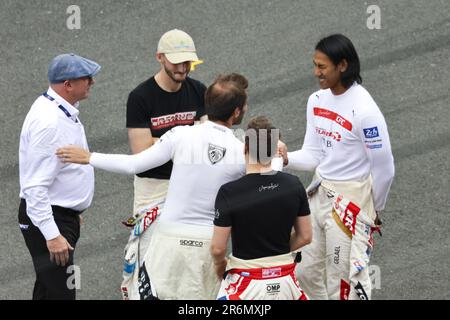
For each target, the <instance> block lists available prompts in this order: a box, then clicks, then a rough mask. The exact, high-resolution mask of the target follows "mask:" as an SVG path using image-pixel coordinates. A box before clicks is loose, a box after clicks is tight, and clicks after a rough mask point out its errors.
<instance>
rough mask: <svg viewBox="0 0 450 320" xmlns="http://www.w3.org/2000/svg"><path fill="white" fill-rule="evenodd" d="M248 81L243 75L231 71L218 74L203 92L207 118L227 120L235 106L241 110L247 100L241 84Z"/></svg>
mask: <svg viewBox="0 0 450 320" xmlns="http://www.w3.org/2000/svg"><path fill="white" fill-rule="evenodd" d="M245 84H247V85H248V81H247V79H245V77H244V76H242V75H239V74H236V73H231V74H229V75H220V76H219V77H217V79H216V80H215V81H214V82H213V84H211V85H210V86H209V87H208V89H207V90H206V93H205V109H206V114H207V115H208V119H209V120H212V121H227V120H228V119H229V118H230V117H231V116H232V115H233V112H234V110H235V109H236V108H239V109H240V110H242V109H243V108H244V106H245V104H246V102H247V93H246V92H245V88H244V87H243V85H245Z"/></svg>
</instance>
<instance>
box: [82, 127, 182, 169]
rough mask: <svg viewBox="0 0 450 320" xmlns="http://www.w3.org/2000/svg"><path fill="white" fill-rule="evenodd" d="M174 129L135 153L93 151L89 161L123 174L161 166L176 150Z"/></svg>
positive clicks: (93, 164) (99, 166)
mask: <svg viewBox="0 0 450 320" xmlns="http://www.w3.org/2000/svg"><path fill="white" fill-rule="evenodd" d="M174 136H175V134H174V132H173V129H172V130H170V131H168V132H166V133H165V134H164V135H163V136H162V137H161V138H160V139H159V140H158V141H157V142H156V143H155V144H153V145H152V146H151V147H150V148H148V149H146V150H144V151H142V152H140V153H138V154H134V155H125V154H104V153H96V152H94V153H92V155H91V159H90V160H89V163H90V164H91V165H92V166H93V167H95V168H98V169H103V170H106V171H110V172H115V173H121V174H130V175H131V174H137V173H141V172H144V171H147V170H149V169H153V168H156V167H159V166H161V165H163V164H164V163H166V162H167V161H169V160H171V159H172V158H173V155H174V151H175V137H174Z"/></svg>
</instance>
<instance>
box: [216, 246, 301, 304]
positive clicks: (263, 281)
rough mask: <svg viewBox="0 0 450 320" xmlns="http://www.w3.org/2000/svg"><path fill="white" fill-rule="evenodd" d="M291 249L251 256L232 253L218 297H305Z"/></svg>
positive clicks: (248, 298) (288, 298)
mask: <svg viewBox="0 0 450 320" xmlns="http://www.w3.org/2000/svg"><path fill="white" fill-rule="evenodd" d="M296 264H297V263H296V262H294V257H293V256H292V254H291V253H289V254H285V255H280V256H275V257H266V258H259V259H252V260H242V259H238V258H236V257H233V256H231V257H230V259H229V261H228V264H227V269H228V270H227V272H226V273H225V274H226V276H225V278H224V280H223V281H222V283H221V287H220V290H219V294H218V295H217V300H308V298H307V296H306V295H305V293H304V292H303V290H302V289H301V288H300V286H299V283H298V281H297V278H296V277H295V274H294V270H295V266H296Z"/></svg>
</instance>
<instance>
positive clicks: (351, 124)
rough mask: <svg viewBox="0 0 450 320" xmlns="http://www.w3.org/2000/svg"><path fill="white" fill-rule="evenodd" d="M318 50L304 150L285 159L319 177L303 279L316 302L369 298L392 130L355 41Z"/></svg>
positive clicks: (336, 38)
mask: <svg viewBox="0 0 450 320" xmlns="http://www.w3.org/2000/svg"><path fill="white" fill-rule="evenodd" d="M315 49H316V50H315V53H314V58H313V62H314V75H315V76H316V77H317V78H318V79H319V84H320V90H319V91H317V92H315V93H313V94H312V95H311V96H310V97H309V100H308V106H307V127H306V134H305V139H304V143H303V147H302V149H301V150H298V151H295V152H290V153H288V157H287V158H286V157H285V163H287V162H289V168H292V169H297V170H309V171H312V170H315V172H316V175H315V177H314V179H313V182H312V183H311V185H310V187H309V188H308V191H309V197H310V198H309V201H310V208H311V214H312V225H313V241H312V243H311V244H310V245H308V246H306V247H305V248H304V250H303V262H302V264H301V265H300V266H299V267H298V269H297V275H298V278H299V281H300V285H301V287H302V288H303V289H304V290H305V292H306V293H307V294H308V296H310V297H311V298H312V299H342V300H346V299H369V298H370V295H371V281H370V277H369V270H368V269H369V265H368V264H369V258H370V254H371V252H372V249H373V237H372V234H373V232H374V231H375V230H377V229H378V230H379V224H380V220H379V214H380V212H381V211H382V210H383V209H384V207H385V203H386V199H387V196H388V193H389V189H390V186H391V183H392V181H393V178H394V159H393V156H392V151H391V145H390V140H389V134H388V129H387V125H386V122H385V120H384V117H383V114H382V113H381V111H380V109H379V108H378V106H377V104H376V103H375V101H374V100H373V99H372V97H371V96H370V94H369V93H368V92H367V91H366V89H365V88H364V87H362V86H361V83H362V78H361V75H360V63H359V58H358V54H357V53H356V50H355V48H354V46H353V44H352V42H351V41H350V40H349V39H348V38H347V37H345V36H343V35H341V34H334V35H330V36H328V37H326V38H323V39H322V40H320V41H319V42H318V44H317V45H316V48H315Z"/></svg>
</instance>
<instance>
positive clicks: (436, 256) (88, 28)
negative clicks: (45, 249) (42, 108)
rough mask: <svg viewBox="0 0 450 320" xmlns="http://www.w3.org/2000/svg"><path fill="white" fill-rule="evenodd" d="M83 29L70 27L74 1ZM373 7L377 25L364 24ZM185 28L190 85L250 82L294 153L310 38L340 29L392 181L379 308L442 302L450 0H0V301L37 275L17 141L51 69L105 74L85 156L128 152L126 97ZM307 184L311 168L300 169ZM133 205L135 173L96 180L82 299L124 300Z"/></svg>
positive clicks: (253, 105)
mask: <svg viewBox="0 0 450 320" xmlns="http://www.w3.org/2000/svg"><path fill="white" fill-rule="evenodd" d="M71 4H76V5H79V7H80V9H81V29H80V30H69V29H68V28H67V27H66V19H67V18H68V17H69V15H68V14H66V9H67V7H68V6H69V5H71ZM369 4H376V5H378V6H379V7H380V9H381V29H380V30H370V29H368V28H367V25H366V20H367V18H368V17H369V15H368V14H367V13H366V9H367V6H368V5H369ZM175 27H176V28H179V29H182V30H185V31H187V32H188V33H190V34H191V35H192V37H193V38H194V40H195V43H196V46H197V50H198V54H199V56H200V58H202V59H203V60H204V61H205V63H204V64H202V65H200V66H198V67H197V69H196V70H195V71H193V72H192V74H191V76H192V77H194V78H197V79H199V80H202V81H203V82H204V83H206V84H209V83H211V81H212V80H213V79H214V78H215V76H216V75H217V74H218V73H224V72H231V71H236V72H240V73H242V74H244V75H245V76H247V77H248V79H249V81H250V89H249V92H250V111H249V114H248V115H247V116H246V118H245V119H244V123H245V122H246V121H245V120H248V119H249V118H250V117H251V116H253V115H267V116H269V117H270V118H272V119H273V121H274V122H275V124H276V125H277V126H279V127H280V128H281V129H282V134H283V136H284V137H285V140H286V142H287V143H288V146H289V148H290V149H291V150H295V149H297V148H299V147H301V144H302V141H303V135H304V130H305V107H306V100H307V98H308V96H309V95H310V94H311V93H312V92H313V91H315V90H317V88H318V84H317V82H316V80H315V79H314V78H313V76H312V54H313V48H314V45H315V44H316V42H317V41H318V40H319V39H320V38H321V37H323V36H325V35H328V34H330V33H335V32H340V33H344V34H346V35H347V36H348V37H350V38H351V39H352V41H353V42H354V44H355V46H356V48H357V50H358V53H359V55H360V58H361V60H362V76H363V79H364V82H363V85H364V86H365V87H366V88H367V89H368V90H369V92H370V93H371V94H372V96H373V97H374V99H375V101H377V103H378V105H379V106H380V108H381V110H382V111H383V113H384V115H385V118H386V121H387V123H388V126H389V132H390V136H391V142H392V147H393V151H394V157H395V163H396V178H395V182H394V184H393V186H392V191H391V193H390V197H389V201H388V204H387V207H386V210H385V212H384V229H383V237H382V238H377V239H376V240H377V241H376V249H375V252H374V256H373V259H372V264H374V265H377V266H378V267H379V270H380V272H381V274H380V275H381V277H380V280H381V288H380V289H377V290H374V293H373V294H374V298H375V299H450V290H449V289H450V280H449V279H450V250H449V244H450V238H449V233H450V232H449V195H448V190H449V189H450V186H449V162H448V159H449V155H450V129H449V124H448V123H449V119H450V108H449V107H448V106H449V105H450V96H449V78H450V77H449V76H450V62H449V61H450V60H449V56H450V32H449V30H450V2H449V1H448V0H429V1H409V0H399V1H395V2H394V1H387V0H386V1H373V2H370V3H365V2H363V1H356V0H354V1H351V0H340V1H339V0H337V1H325V0H317V1H288V0H286V1H257V0H254V1H234V0H230V1H215V0H209V1H207V0H204V1H159V0H158V1H156V0H155V1H121V2H116V1H104V0H101V1H76V3H74V2H71V1H51V2H50V1H33V2H31V1H24V0H19V1H15V0H2V1H1V2H0V43H1V61H2V63H1V65H0V75H1V76H0V101H1V103H0V110H1V118H0V119H1V126H0V136H1V139H0V150H1V154H0V177H1V192H0V204H1V205H0V256H1V257H2V259H1V260H0V299H29V298H30V297H31V291H32V287H33V281H34V274H33V269H32V264H31V258H30V256H29V254H28V251H27V250H26V247H25V244H24V241H23V238H22V235H21V233H20V230H19V228H18V225H17V208H18V203H19V198H18V193H19V176H18V144H19V134H20V129H21V126H22V122H23V120H24V118H25V115H26V113H27V111H28V109H29V107H30V105H31V104H32V103H33V101H34V100H35V99H36V98H37V96H38V95H39V94H40V93H41V92H43V91H44V90H45V89H46V87H47V80H46V74H47V67H48V64H49V62H50V60H51V59H52V58H53V57H54V56H56V55H57V54H59V53H63V52H76V53H78V54H81V55H83V56H86V57H89V58H91V59H93V60H96V61H98V62H99V63H100V64H101V65H102V67H103V69H102V71H101V72H100V73H99V75H98V77H97V78H96V80H97V83H96V85H95V87H94V88H93V90H92V92H91V97H90V98H89V99H88V100H86V101H83V102H82V104H81V107H80V110H81V114H80V118H81V120H82V122H83V123H84V125H85V129H86V132H87V136H88V140H89V143H90V146H91V149H92V150H95V151H102V152H110V153H112V152H114V153H119V152H120V153H128V152H129V150H128V145H127V137H126V129H125V102H126V98H127V95H128V93H129V91H130V90H131V89H133V88H134V87H135V86H136V85H137V84H139V83H140V82H142V81H143V80H145V79H146V78H148V77H150V76H151V75H152V74H154V73H155V72H156V71H157V70H158V68H159V66H158V64H157V62H156V61H155V59H154V53H155V50H156V45H157V42H158V39H159V37H160V36H161V34H163V33H164V32H165V31H167V30H170V29H172V28H175ZM297 174H298V175H299V177H300V178H301V179H302V181H303V182H304V183H305V184H307V183H308V182H309V179H310V176H311V175H310V174H309V173H297ZM131 208H132V177H126V176H120V175H117V174H111V173H106V172H101V171H97V172H96V194H95V198H94V202H93V205H92V207H91V208H90V209H89V210H88V211H87V212H86V214H85V225H84V226H83V227H82V230H81V238H80V241H79V244H78V247H77V250H76V257H75V259H76V262H77V264H78V265H79V266H80V268H81V269H80V270H81V276H82V277H81V289H80V290H79V291H78V298H79V299H120V297H121V296H120V291H119V285H120V281H121V271H122V253H123V247H124V245H125V243H126V240H127V237H128V232H127V230H126V229H125V228H124V227H123V226H122V225H121V224H120V221H122V220H123V219H125V218H126V217H127V216H128V215H129V213H130V212H131Z"/></svg>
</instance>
